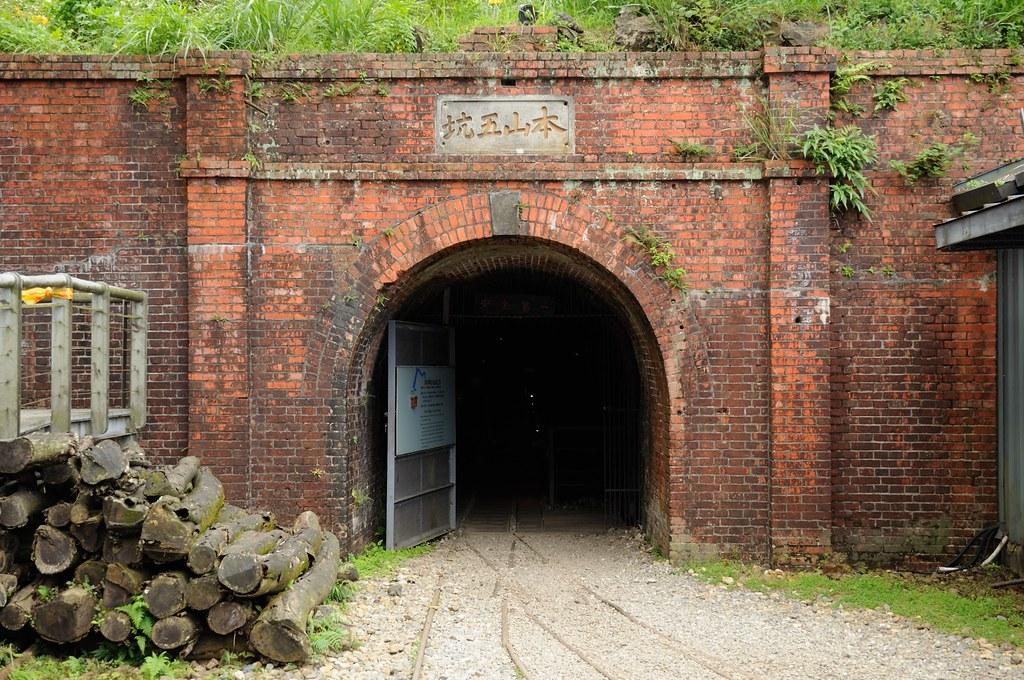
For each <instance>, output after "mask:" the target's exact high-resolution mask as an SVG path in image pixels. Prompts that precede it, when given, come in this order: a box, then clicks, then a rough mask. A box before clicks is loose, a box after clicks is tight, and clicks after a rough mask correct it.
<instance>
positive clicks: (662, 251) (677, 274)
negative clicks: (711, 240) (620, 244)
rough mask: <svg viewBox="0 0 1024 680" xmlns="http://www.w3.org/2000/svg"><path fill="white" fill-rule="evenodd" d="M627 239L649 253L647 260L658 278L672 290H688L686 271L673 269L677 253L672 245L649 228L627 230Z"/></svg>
mask: <svg viewBox="0 0 1024 680" xmlns="http://www.w3.org/2000/svg"><path fill="white" fill-rule="evenodd" d="M626 239H627V240H628V241H631V242H632V243H635V244H637V245H639V246H640V247H641V248H643V249H644V251H645V252H646V253H647V260H648V262H650V263H651V266H652V267H654V269H655V271H656V272H658V278H660V279H661V280H662V281H664V282H665V283H666V284H667V285H668V286H669V287H670V288H675V289H676V290H686V289H687V288H689V286H688V285H687V283H686V270H685V269H683V268H682V267H673V266H672V262H673V260H675V258H676V252H675V250H674V249H673V248H672V245H671V244H670V243H669V242H668V241H666V240H665V239H663V238H662V237H660V236H658V235H657V234H655V233H654V232H653V231H651V230H650V229H648V228H647V227H639V228H637V229H633V228H630V229H627V230H626Z"/></svg>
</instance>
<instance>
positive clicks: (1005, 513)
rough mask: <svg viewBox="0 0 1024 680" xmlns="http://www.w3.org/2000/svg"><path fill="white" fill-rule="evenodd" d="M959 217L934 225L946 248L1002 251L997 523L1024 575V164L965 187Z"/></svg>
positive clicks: (958, 198)
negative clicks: (1005, 535)
mask: <svg viewBox="0 0 1024 680" xmlns="http://www.w3.org/2000/svg"><path fill="white" fill-rule="evenodd" d="M953 202H954V205H956V207H957V209H958V210H960V211H961V212H962V214H961V215H960V216H959V217H956V218H953V219H951V220H947V221H946V222H943V223H942V224H939V225H936V227H935V240H936V245H937V247H939V248H940V249H942V250H949V251H961V250H996V251H997V252H998V257H997V269H996V277H997V279H998V284H997V324H996V325H997V329H996V336H997V337H996V342H997V357H996V360H997V364H998V372H999V377H998V381H999V396H998V399H999V404H998V414H999V415H998V418H999V522H1000V524H1001V525H1002V527H1003V529H1004V530H1005V531H1006V533H1007V535H1008V536H1009V538H1010V549H1009V550H1008V558H1007V562H1008V564H1009V565H1010V567H1011V568H1013V569H1014V570H1015V571H1017V572H1018V573H1024V162H1021V161H1018V162H1016V163H1012V164H1010V165H1007V166H1003V167H1002V168H997V169H996V170H993V171H990V172H987V173H985V174H984V175H980V176H978V177H975V178H972V179H971V180H968V181H967V182H962V183H961V184H959V185H957V187H956V195H955V196H954V197H953Z"/></svg>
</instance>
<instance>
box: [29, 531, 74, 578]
mask: <svg viewBox="0 0 1024 680" xmlns="http://www.w3.org/2000/svg"><path fill="white" fill-rule="evenodd" d="M77 560H78V546H77V545H76V544H75V539H73V538H71V537H70V536H68V535H67V534H65V533H64V532H63V531H61V530H60V529H56V528H54V527H51V526H49V525H47V524H41V525H40V526H39V527H38V528H37V529H36V533H35V538H34V540H33V541H32V563H33V564H35V565H36V569H38V570H39V573H40V574H47V575H50V574H59V573H61V572H63V571H67V570H68V569H69V568H70V567H71V565H73V564H74V563H75V562H76V561H77Z"/></svg>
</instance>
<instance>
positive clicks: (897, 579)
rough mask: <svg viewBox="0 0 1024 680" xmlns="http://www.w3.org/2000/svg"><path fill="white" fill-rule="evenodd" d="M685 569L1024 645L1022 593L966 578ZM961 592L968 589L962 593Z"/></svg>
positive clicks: (716, 566) (725, 566)
mask: <svg viewBox="0 0 1024 680" xmlns="http://www.w3.org/2000/svg"><path fill="white" fill-rule="evenodd" d="M683 570H684V571H687V570H689V571H692V572H693V573H694V575H696V576H697V578H700V579H701V580H704V581H706V582H708V583H713V584H721V583H728V587H737V586H742V587H744V588H748V589H750V590H756V591H760V592H771V591H776V592H781V593H785V594H787V595H790V596H792V597H796V598H799V599H801V600H815V599H817V598H819V597H826V598H828V600H829V601H830V602H831V603H832V605H833V606H836V607H838V606H842V607H848V608H857V609H879V608H884V607H886V606H887V607H888V608H889V610H890V611H892V613H894V614H896V615H899V616H903V617H906V618H909V619H914V620H918V621H920V622H922V623H925V624H927V625H929V626H931V627H933V628H935V629H937V630H940V631H943V632H946V633H953V634H956V635H964V636H966V637H973V638H985V639H986V640H988V641H990V642H994V643H1004V642H1005V643H1009V644H1012V645H1015V646H1017V647H1024V597H1021V596H1020V595H1018V594H1014V593H1009V592H1006V591H996V590H992V589H991V588H989V587H988V585H987V584H986V583H978V584H975V585H974V586H973V587H970V588H965V586H964V583H963V582H961V581H956V580H948V581H944V580H942V579H943V577H934V578H932V577H927V578H926V577H919V576H918V577H915V576H912V575H900V574H896V573H892V572H870V573H850V574H842V575H839V576H836V577H831V576H826V575H824V574H822V573H819V572H788V573H783V574H782V575H775V574H778V572H768V573H767V574H766V573H765V572H764V571H763V570H762V569H761V568H759V567H755V566H750V565H746V564H742V563H739V562H729V561H723V562H708V563H694V564H691V565H688V566H687V567H684V568H683ZM723 578H725V579H726V581H723ZM947 578H948V577H947ZM729 579H731V580H732V582H731V583H729ZM960 590H963V591H964V592H958V591H960Z"/></svg>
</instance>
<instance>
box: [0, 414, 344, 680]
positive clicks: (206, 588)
mask: <svg viewBox="0 0 1024 680" xmlns="http://www.w3.org/2000/svg"><path fill="white" fill-rule="evenodd" d="M339 561H340V556H339V547H338V539H337V538H336V537H335V536H334V535H333V534H331V533H330V532H329V531H326V530H324V529H323V528H322V527H321V526H320V521H319V519H318V518H317V516H316V515H315V514H313V513H312V512H304V513H302V514H301V515H299V517H298V518H297V519H296V520H295V522H294V524H293V525H292V526H291V527H288V528H281V527H279V526H277V524H276V523H275V522H274V518H273V516H272V515H271V514H270V513H266V512H262V513H261V512H248V511H246V510H242V509H241V508H238V507H235V506H233V505H230V504H226V503H225V502H224V487H223V485H222V484H221V482H220V480H218V479H217V477H216V475H214V474H213V472H211V471H210V469H209V468H206V467H203V466H202V464H201V462H200V461H199V459H198V458H196V457H194V456H186V457H184V458H182V459H181V460H179V461H178V462H177V464H175V465H170V466H162V467H158V466H153V465H150V464H149V462H148V461H147V460H146V458H145V456H144V455H143V454H142V452H141V451H140V450H139V449H138V448H137V446H135V445H134V444H132V445H126V446H121V445H119V444H118V443H117V442H116V441H114V440H112V439H104V440H102V441H99V442H93V441H92V440H91V439H89V438H84V439H79V438H77V437H75V436H73V435H69V434H60V435H50V434H33V435H28V436H25V437H18V438H16V439H13V440H0V637H5V638H8V639H12V640H19V639H23V640H28V639H31V638H32V637H34V636H38V637H40V638H42V639H44V640H47V641H49V642H52V643H57V644H70V643H80V644H93V643H94V641H104V640H105V641H109V642H111V643H115V644H125V645H128V644H132V645H134V644H136V642H135V638H136V637H137V636H138V635H141V634H145V635H148V636H149V638H150V640H151V641H152V644H153V645H154V646H155V647H156V648H158V649H161V650H167V651H169V652H172V653H175V654H178V655H179V656H182V657H185V658H193V659H194V658H209V657H211V656H217V655H219V654H220V652H221V651H223V650H224V649H230V650H231V651H235V652H237V651H240V650H244V649H251V650H254V651H256V652H258V653H259V654H261V655H262V656H264V657H266V658H268V659H270V660H273V661H277V662H291V661H302V660H304V659H306V658H307V657H308V655H309V640H308V638H307V637H306V621H307V619H308V617H309V614H310V612H311V611H313V609H314V608H315V607H316V606H317V605H319V604H320V603H322V602H323V601H324V599H325V598H326V597H327V595H328V594H329V593H330V591H331V587H332V586H333V584H334V581H335V577H336V574H337V571H338V566H339ZM142 607H144V608H145V610H147V611H148V613H149V616H150V617H152V619H154V621H153V623H152V625H151V626H140V627H137V626H138V624H137V622H136V621H135V617H134V616H133V614H134V613H137V612H138V611H140V608H142ZM90 633H96V634H95V635H91V636H90ZM33 634H34V635H33Z"/></svg>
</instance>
